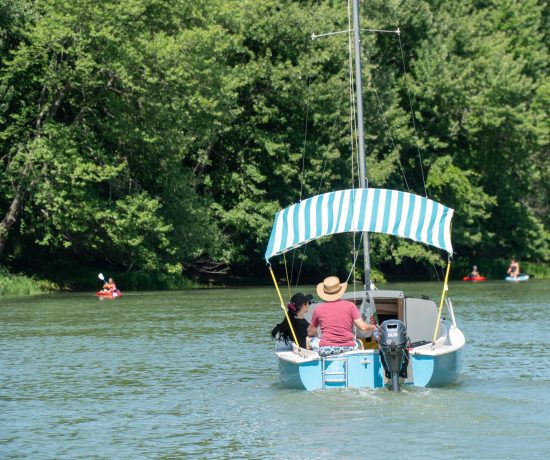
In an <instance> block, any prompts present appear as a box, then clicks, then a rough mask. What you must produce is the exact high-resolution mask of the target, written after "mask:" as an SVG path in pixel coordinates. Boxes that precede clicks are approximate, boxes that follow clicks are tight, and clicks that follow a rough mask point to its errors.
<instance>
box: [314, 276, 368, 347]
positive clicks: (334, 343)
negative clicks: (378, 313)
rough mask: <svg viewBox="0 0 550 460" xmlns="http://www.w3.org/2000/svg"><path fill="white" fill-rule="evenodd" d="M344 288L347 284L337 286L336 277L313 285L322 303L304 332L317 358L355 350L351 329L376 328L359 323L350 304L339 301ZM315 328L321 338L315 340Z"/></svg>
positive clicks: (354, 307)
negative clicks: (319, 332)
mask: <svg viewBox="0 0 550 460" xmlns="http://www.w3.org/2000/svg"><path fill="white" fill-rule="evenodd" d="M347 287H348V283H346V282H344V283H340V280H339V279H338V277H337V276H329V277H328V278H325V279H324V281H323V282H322V283H319V284H318V285H317V295H318V296H319V297H320V298H321V299H323V300H324V301H325V302H324V303H322V304H320V305H318V306H317V308H316V309H315V311H314V312H313V317H312V318H311V324H310V325H309V328H308V331H307V332H308V335H309V336H310V346H311V348H312V350H314V351H317V352H318V353H319V354H320V355H321V356H328V355H333V354H338V353H343V352H346V351H351V350H356V349H357V348H358V347H359V345H358V343H357V342H356V340H355V331H354V328H353V327H354V326H356V327H357V328H359V329H361V330H362V331H365V332H367V331H375V330H376V329H377V328H376V326H374V325H372V324H368V323H366V322H365V321H363V319H362V318H361V314H360V313H359V310H358V309H357V307H356V306H355V304H354V303H353V302H350V301H349V300H343V299H342V295H343V294H344V292H345V291H346V289H347ZM317 327H320V328H321V333H322V337H321V338H319V337H317Z"/></svg>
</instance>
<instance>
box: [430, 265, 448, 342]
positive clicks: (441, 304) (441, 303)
mask: <svg viewBox="0 0 550 460" xmlns="http://www.w3.org/2000/svg"><path fill="white" fill-rule="evenodd" d="M450 271H451V259H450V258H449V260H448V262H447V272H446V273H445V281H444V283H443V292H442V293H441V302H439V312H438V313H437V322H436V323H435V331H434V338H433V340H432V344H434V343H435V338H436V337H437V331H438V330H439V321H440V320H441V310H442V309H443V301H444V300H445V294H446V293H447V291H448V290H449V285H448V284H447V281H449V272H450Z"/></svg>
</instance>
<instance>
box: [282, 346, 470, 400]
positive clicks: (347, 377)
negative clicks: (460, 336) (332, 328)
mask: <svg viewBox="0 0 550 460" xmlns="http://www.w3.org/2000/svg"><path fill="white" fill-rule="evenodd" d="M461 362H462V348H460V349H458V350H455V351H452V352H449V353H444V354H441V355H435V356H427V355H419V354H411V366H412V376H409V378H408V379H407V380H406V381H405V382H404V383H405V384H409V385H413V386H417V387H440V386H446V385H450V384H452V383H454V382H455V381H456V379H457V378H458V375H459V373H460V368H461ZM323 369H324V372H323ZM279 375H280V380H281V383H282V384H283V386H285V387H287V388H297V389H305V390H308V391H312V390H319V389H322V388H325V389H328V388H381V387H384V386H385V384H386V382H385V379H384V368H383V366H382V363H381V361H380V354H379V352H378V350H375V351H371V352H367V351H365V352H355V353H354V354H350V355H339V356H333V357H329V358H324V359H323V358H319V359H314V360H304V361H303V362H292V361H288V360H286V359H282V358H281V357H279Z"/></svg>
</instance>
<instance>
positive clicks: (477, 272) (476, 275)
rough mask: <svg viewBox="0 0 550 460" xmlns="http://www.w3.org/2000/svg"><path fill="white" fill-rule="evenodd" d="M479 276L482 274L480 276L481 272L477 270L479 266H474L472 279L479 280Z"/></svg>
mask: <svg viewBox="0 0 550 460" xmlns="http://www.w3.org/2000/svg"><path fill="white" fill-rule="evenodd" d="M479 276H480V274H479V271H478V270H477V265H474V266H473V267H472V271H471V272H470V278H477V277H479Z"/></svg>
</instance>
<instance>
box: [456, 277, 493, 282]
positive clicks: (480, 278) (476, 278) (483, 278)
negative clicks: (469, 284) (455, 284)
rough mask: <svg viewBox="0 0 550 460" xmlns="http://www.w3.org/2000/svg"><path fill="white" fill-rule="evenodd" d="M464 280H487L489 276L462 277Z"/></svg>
mask: <svg viewBox="0 0 550 460" xmlns="http://www.w3.org/2000/svg"><path fill="white" fill-rule="evenodd" d="M462 280H463V281H473V282H476V281H487V278H485V277H484V276H465V277H464V278H462Z"/></svg>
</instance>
